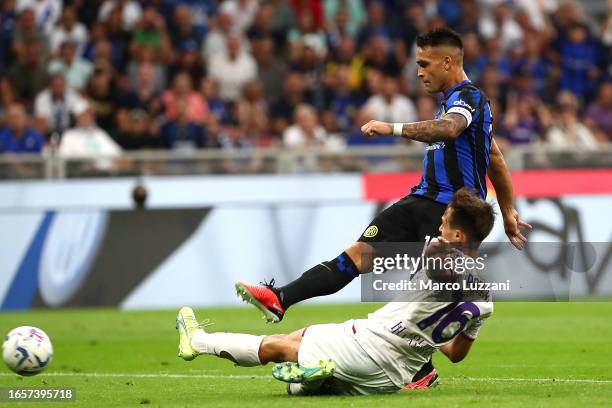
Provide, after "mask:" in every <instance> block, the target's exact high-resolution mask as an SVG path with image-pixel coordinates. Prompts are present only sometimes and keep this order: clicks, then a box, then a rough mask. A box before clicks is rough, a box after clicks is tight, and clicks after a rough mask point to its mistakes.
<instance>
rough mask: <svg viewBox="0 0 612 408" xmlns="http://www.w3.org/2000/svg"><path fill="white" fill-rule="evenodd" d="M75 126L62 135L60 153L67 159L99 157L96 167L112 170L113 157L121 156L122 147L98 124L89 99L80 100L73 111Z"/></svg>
mask: <svg viewBox="0 0 612 408" xmlns="http://www.w3.org/2000/svg"><path fill="white" fill-rule="evenodd" d="M72 113H73V115H74V117H75V127H74V128H72V129H68V130H66V131H65V132H64V134H63V135H62V139H61V142H60V146H59V150H58V154H59V155H60V156H61V157H63V158H66V159H97V160H96V161H95V163H94V167H95V168H96V169H98V170H105V171H106V170H111V169H112V167H113V161H112V158H115V157H119V156H121V147H119V145H118V144H117V143H116V142H115V141H114V140H113V139H112V138H111V137H110V136H109V135H108V133H106V132H105V131H104V130H102V129H100V128H99V127H98V126H97V125H96V120H95V116H94V113H93V111H92V110H91V107H90V106H89V103H88V102H87V101H84V100H82V101H79V103H77V104H76V105H75V106H74V109H73V111H72Z"/></svg>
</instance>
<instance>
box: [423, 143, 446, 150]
mask: <svg viewBox="0 0 612 408" xmlns="http://www.w3.org/2000/svg"><path fill="white" fill-rule="evenodd" d="M438 149H444V142H436V143H432V144H428V145H427V146H425V150H427V151H429V150H438Z"/></svg>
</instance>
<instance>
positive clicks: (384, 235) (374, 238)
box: [358, 195, 446, 242]
mask: <svg viewBox="0 0 612 408" xmlns="http://www.w3.org/2000/svg"><path fill="white" fill-rule="evenodd" d="M445 210H446V205H445V204H441V203H438V202H435V201H433V200H430V199H428V198H424V197H421V196H415V195H407V196H406V197H404V198H402V199H401V200H399V201H398V202H396V203H395V204H393V205H392V206H391V207H389V208H387V209H386V210H384V211H383V212H381V213H380V214H378V215H377V216H376V217H374V219H373V220H372V222H371V223H370V225H368V228H366V229H365V231H364V232H363V234H361V236H360V237H359V239H358V241H359V242H423V241H424V240H425V237H426V236H427V235H429V236H430V237H437V236H438V235H440V232H439V230H438V229H439V228H440V224H442V214H444V211H445Z"/></svg>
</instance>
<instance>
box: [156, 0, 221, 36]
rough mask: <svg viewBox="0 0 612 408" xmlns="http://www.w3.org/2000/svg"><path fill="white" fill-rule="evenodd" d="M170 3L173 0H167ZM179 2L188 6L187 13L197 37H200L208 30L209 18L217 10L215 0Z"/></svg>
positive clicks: (182, 0)
mask: <svg viewBox="0 0 612 408" xmlns="http://www.w3.org/2000/svg"><path fill="white" fill-rule="evenodd" d="M167 3H170V4H172V3H173V2H167ZM178 3H179V4H183V5H185V6H187V7H188V8H189V15H190V16H191V21H192V24H193V27H194V31H195V34H196V36H197V38H199V39H202V38H203V37H204V35H205V34H206V33H207V32H208V28H209V24H210V19H211V16H212V15H213V14H215V13H216V12H217V3H218V2H217V1H216V0H180V1H179V2H178Z"/></svg>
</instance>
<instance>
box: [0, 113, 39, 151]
mask: <svg viewBox="0 0 612 408" xmlns="http://www.w3.org/2000/svg"><path fill="white" fill-rule="evenodd" d="M6 124H7V126H6V127H5V128H4V129H2V130H1V131H0V153H41V152H42V148H43V145H44V138H43V136H42V135H41V134H40V133H39V132H38V130H36V129H34V128H33V127H30V126H28V116H27V114H26V111H25V108H24V107H23V105H19V104H13V105H11V106H9V107H8V109H7V110H6Z"/></svg>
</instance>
